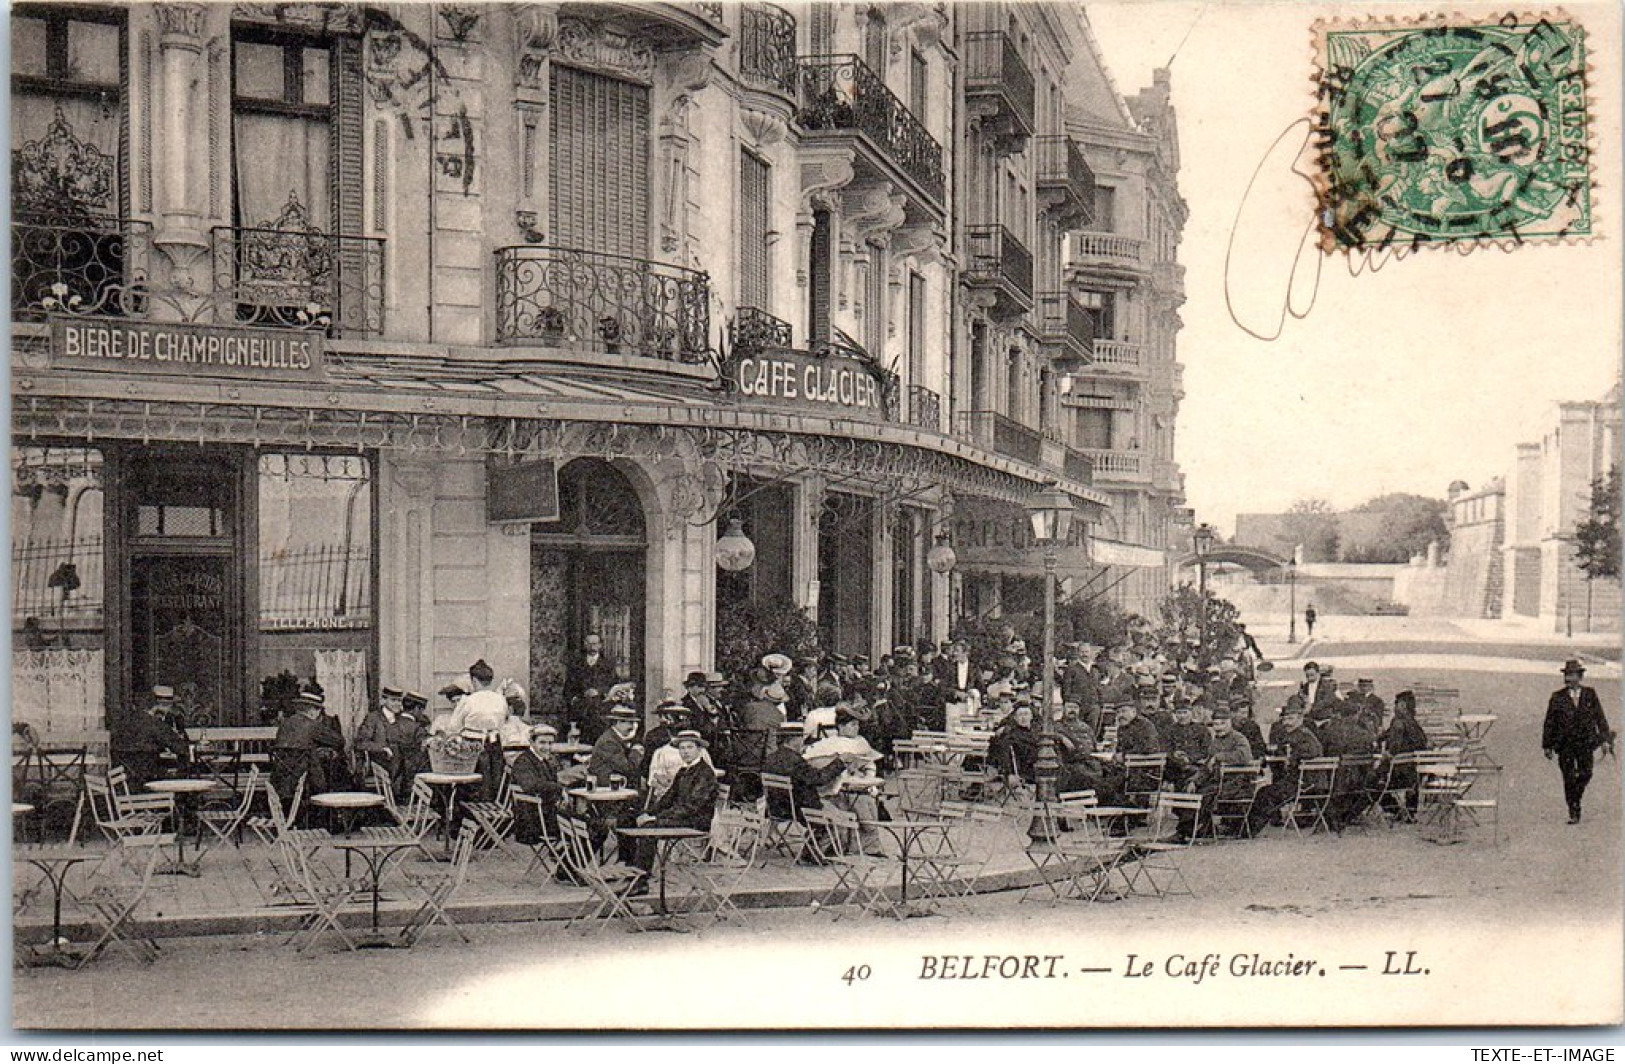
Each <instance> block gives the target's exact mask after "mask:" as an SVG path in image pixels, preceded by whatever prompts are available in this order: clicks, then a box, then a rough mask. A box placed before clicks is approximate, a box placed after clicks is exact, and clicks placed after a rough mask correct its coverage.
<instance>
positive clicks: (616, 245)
mask: <svg viewBox="0 0 1625 1064" xmlns="http://www.w3.org/2000/svg"><path fill="white" fill-rule="evenodd" d="M552 87H553V106H552V109H551V113H552V126H553V128H552V134H553V158H552V173H551V176H550V188H551V199H552V229H551V232H550V233H549V238H550V240H551V241H552V242H553V243H554V244H556V245H558V246H561V247H569V248H580V249H582V250H586V251H598V252H606V253H610V254H616V255H630V256H632V257H634V258H647V257H648V255H649V90H648V89H647V88H645V87H643V86H642V85H634V84H632V83H631V82H627V81H620V80H618V79H616V78H607V77H603V76H602V75H599V74H589V73H587V72H585V71H580V70H572V69H570V68H569V67H565V66H559V65H557V64H555V65H554V66H553V73H552Z"/></svg>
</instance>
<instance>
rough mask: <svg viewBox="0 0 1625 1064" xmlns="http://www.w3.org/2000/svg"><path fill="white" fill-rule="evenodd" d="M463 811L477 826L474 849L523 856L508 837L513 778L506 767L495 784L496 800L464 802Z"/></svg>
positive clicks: (511, 814)
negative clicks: (500, 779) (498, 781)
mask: <svg viewBox="0 0 1625 1064" xmlns="http://www.w3.org/2000/svg"><path fill="white" fill-rule="evenodd" d="M463 811H464V812H466V813H467V814H468V815H469V817H470V818H471V819H472V820H473V821H474V823H475V825H477V826H478V828H479V832H478V834H477V837H476V839H475V843H474V848H475V850H476V851H479V850H493V851H494V850H501V851H502V852H503V853H505V854H508V855H509V856H510V857H514V858H516V859H517V858H520V857H523V856H524V855H523V854H522V853H521V852H520V850H519V847H518V846H517V844H515V843H514V842H513V841H512V840H511V839H509V838H508V832H509V830H510V829H511V828H512V827H513V780H512V779H511V778H509V776H508V772H507V770H506V769H504V770H503V773H502V781H501V782H500V783H499V784H498V786H497V799H496V801H492V802H464V803H463Z"/></svg>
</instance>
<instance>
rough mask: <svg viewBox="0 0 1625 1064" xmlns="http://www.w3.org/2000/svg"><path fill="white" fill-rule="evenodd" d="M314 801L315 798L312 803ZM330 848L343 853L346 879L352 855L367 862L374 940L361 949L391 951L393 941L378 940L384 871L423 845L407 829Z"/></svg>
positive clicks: (341, 841) (333, 844) (338, 842)
mask: <svg viewBox="0 0 1625 1064" xmlns="http://www.w3.org/2000/svg"><path fill="white" fill-rule="evenodd" d="M340 793H342V792H340ZM314 800H315V799H312V801H314ZM327 845H329V846H331V847H333V848H334V849H337V850H343V851H344V874H345V876H349V874H350V854H352V853H357V854H360V855H361V859H362V860H363V861H365V862H367V874H368V876H369V877H370V878H371V880H372V933H373V936H374V937H373V938H372V939H369V940H367V941H364V942H362V943H360V946H361V948H362V949H387V948H389V947H390V946H392V945H393V943H392V942H390V941H389V940H388V939H380V938H378V937H377V935H378V895H379V884H380V883H382V881H383V878H384V872H385V871H386V870H387V869H388V868H389V866H390V865H391V863H393V861H394V859H395V858H396V857H397V856H398V855H401V854H404V853H405V852H406V851H408V850H415V849H418V848H420V847H421V846H422V845H423V844H422V842H421V841H420V840H419V839H418V838H417V837H416V836H414V835H412V834H411V833H409V832H407V831H405V830H404V829H401V828H395V829H386V830H384V831H380V832H378V833H377V834H372V835H358V836H354V837H350V838H338V839H333V840H331V841H330V842H328V843H327Z"/></svg>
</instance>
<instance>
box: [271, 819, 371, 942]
mask: <svg viewBox="0 0 1625 1064" xmlns="http://www.w3.org/2000/svg"><path fill="white" fill-rule="evenodd" d="M276 849H277V852H278V855H279V862H280V866H281V868H282V871H283V873H284V875H285V876H286V878H287V881H288V883H289V884H291V889H290V890H289V891H288V892H287V897H286V900H287V901H288V902H290V903H292V904H293V905H295V906H297V907H298V908H299V909H300V910H302V912H303V917H304V918H303V920H302V921H301V923H300V925H299V927H298V928H296V929H295V930H294V932H293V934H292V935H290V936H288V939H287V942H288V944H290V945H296V946H297V948H298V950H299V952H301V953H303V952H304V951H305V950H306V948H308V947H309V946H312V945H315V943H316V942H317V941H319V940H320V938H321V936H322V934H323V932H325V931H332V932H333V933H334V934H336V935H338V936H339V940H340V941H342V942H343V943H344V945H345V946H346V947H347V948H348V949H350V950H352V951H354V950H355V949H356V943H355V940H354V939H353V938H351V937H350V933H349V931H347V930H346V929H345V927H344V923H343V921H342V920H341V919H340V915H341V914H342V913H343V911H344V907H345V906H346V905H348V904H349V903H350V902H351V901H353V900H354V899H355V898H356V897H357V896H358V895H360V894H361V893H363V892H364V891H365V890H367V889H368V888H369V886H370V884H369V883H368V882H367V881H366V880H365V879H363V878H361V877H355V878H351V877H346V876H340V875H335V874H333V872H332V871H331V870H330V869H329V868H328V867H327V866H326V865H325V864H323V863H322V862H320V861H318V860H316V858H315V856H314V853H313V851H314V849H315V840H313V839H311V838H308V837H305V836H303V835H302V833H301V832H298V831H295V830H292V829H290V830H288V831H286V832H284V833H283V835H282V837H281V838H280V839H279V840H278V841H277V843H276Z"/></svg>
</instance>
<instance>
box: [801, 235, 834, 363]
mask: <svg viewBox="0 0 1625 1064" xmlns="http://www.w3.org/2000/svg"><path fill="white" fill-rule="evenodd" d="M829 253H830V232H829V212H828V211H825V210H817V211H814V212H813V228H812V247H811V248H810V249H809V250H808V254H807V259H808V263H809V269H808V272H809V273H810V274H811V276H810V277H809V278H808V284H807V289H808V292H809V296H810V305H809V307H808V313H809V314H810V315H811V317H812V320H811V321H810V322H808V331H809V332H810V333H811V334H812V338H813V339H814V340H828V339H829V338H830V331H829V316H830V287H831V285H830V282H831V277H830V269H829Z"/></svg>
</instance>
